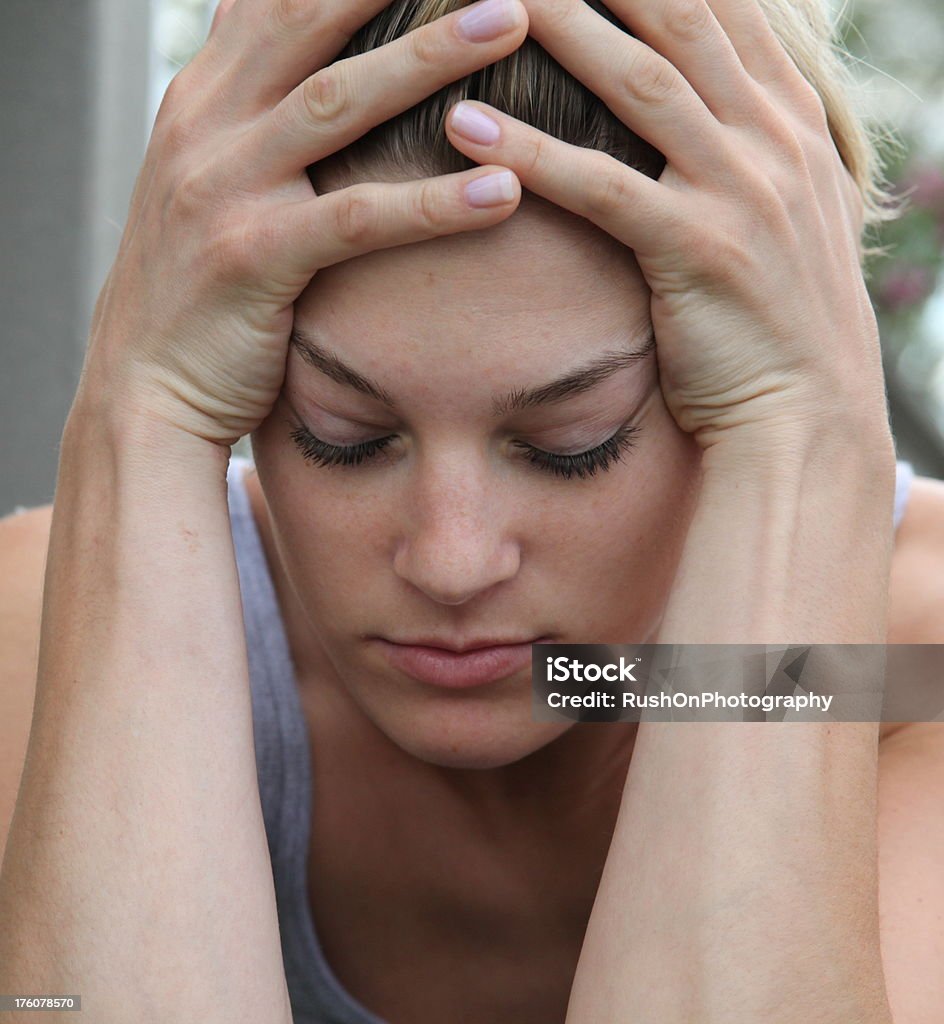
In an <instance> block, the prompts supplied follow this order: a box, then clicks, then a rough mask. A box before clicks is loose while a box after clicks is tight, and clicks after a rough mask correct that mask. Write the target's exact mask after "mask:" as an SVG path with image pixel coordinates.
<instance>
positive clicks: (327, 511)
mask: <svg viewBox="0 0 944 1024" xmlns="http://www.w3.org/2000/svg"><path fill="white" fill-rule="evenodd" d="M296 329H297V330H298V331H299V333H300V334H302V335H303V336H304V337H305V338H306V339H307V340H308V341H309V342H310V343H311V344H312V345H317V347H318V349H317V351H316V352H315V357H314V358H312V357H311V354H310V353H309V356H308V358H306V357H305V355H304V354H303V352H302V351H301V349H300V348H299V347H298V346H295V345H293V347H292V349H291V351H290V354H289V360H288V367H287V371H286V378H285V386H284V389H283V392H282V395H281V396H280V399H279V401H278V403H277V404H276V406H275V407H274V409H273V411H272V413H271V415H270V416H269V417H268V419H267V420H266V421H265V422H264V423H263V424H262V425H261V426H260V428H259V429H258V431H257V432H256V433H255V435H254V436H253V451H254V457H255V461H256V466H257V470H258V474H259V481H260V484H261V487H262V490H263V492H264V495H265V499H266V505H267V507H268V518H269V522H270V528H271V531H272V537H273V542H274V544H275V546H276V547H277V550H278V558H279V563H280V571H281V572H283V573H284V575H285V576H286V577H287V578H288V580H289V582H290V584H291V587H292V589H293V590H294V593H295V595H296V596H297V599H298V608H299V610H300V613H301V614H302V616H303V619H304V621H305V628H306V632H307V636H306V640H305V642H304V644H303V645H302V647H303V649H304V650H305V651H306V655H305V657H306V658H307V660H308V661H309V664H308V665H307V666H305V667H304V669H303V671H304V672H305V673H306V674H307V675H308V677H309V678H312V679H315V680H317V684H318V685H333V686H337V687H340V688H341V689H342V691H343V692H344V693H345V694H346V695H347V696H348V697H350V698H351V699H352V700H353V702H354V705H356V706H357V707H359V708H360V710H361V711H362V712H363V713H364V714H365V715H366V716H367V717H368V718H369V719H370V720H372V721H373V723H374V724H375V725H376V726H378V727H379V728H380V729H381V730H382V731H383V732H384V733H385V734H386V735H387V736H388V737H389V738H390V739H392V740H393V741H394V742H395V743H397V744H398V745H399V746H400V747H401V748H402V749H404V750H407V751H408V752H410V753H412V754H413V755H415V756H417V757H420V758H422V759H424V760H426V761H429V762H432V763H437V764H442V765H450V766H454V767H459V766H465V767H497V766H499V765H504V764H510V763H512V762H514V761H516V760H519V759H520V758H522V757H524V756H526V755H527V754H529V753H532V752H534V751H535V750H537V749H539V748H540V747H542V746H544V745H546V744H547V743H549V742H550V741H551V740H553V739H554V738H556V737H557V736H559V735H560V734H561V733H562V732H564V731H566V729H567V725H564V724H549V723H539V722H535V721H533V720H532V714H531V704H530V699H531V698H530V693H531V687H530V675H529V672H528V670H527V669H526V668H525V669H524V670H521V671H518V672H517V673H516V674H514V675H512V676H509V677H506V678H504V679H502V680H499V681H497V682H492V683H488V684H485V685H482V686H476V687H473V688H468V689H462V690H455V689H444V688H442V687H439V686H435V685H432V684H430V683H426V682H420V681H419V680H417V679H414V678H413V677H411V676H409V675H407V674H406V673H404V672H402V671H400V670H399V669H396V668H394V667H393V666H392V665H391V664H390V662H389V661H388V660H387V658H386V657H385V655H384V653H383V650H384V646H383V645H382V644H378V643H377V641H376V638H383V639H386V640H390V641H401V642H408V641H411V640H413V641H418V640H420V639H423V638H428V637H436V638H443V640H444V642H445V641H450V640H451V641H454V642H455V644H456V645H457V646H458V645H466V644H472V645H473V646H474V641H479V642H481V641H483V640H494V639H496V638H497V639H502V640H507V641H512V640H518V641H533V640H537V639H542V640H543V641H545V642H562V643H564V642H566V643H639V642H643V641H645V640H651V639H652V638H653V632H654V630H655V628H656V626H657V625H658V621H659V618H660V616H661V613H662V609H663V606H664V603H665V600H666V597H667V594H668V590H669V587H670V584H671V580H672V576H673V573H674V570H675V567H676V565H677V561H678V557H679V554H680V550H681V544H682V541H683V540H684V536H685V533H686V530H687V526H688V522H689V518H690V515H691V511H692V509H693V502H694V500H695V498H696V497H697V482H698V467H699V463H700V456H699V451H698V449H697V447H696V445H695V444H694V442H693V441H692V440H691V438H690V437H689V435H687V434H684V433H682V432H681V431H680V430H679V429H678V427H677V426H676V424H675V422H674V420H673V419H672V417H671V416H670V414H669V413H668V411H667V409H666V407H665V405H664V403H663V401H662V394H661V391H660V390H659V384H658V367H657V362H656V353H655V351H654V350H653V349H652V348H651V347H650V350H649V351H648V353H647V354H646V355H644V356H642V357H641V358H638V359H635V360H633V359H627V358H626V356H627V354H628V353H634V352H637V351H639V350H640V349H644V348H646V347H647V340H648V335H649V332H650V323H649V294H648V290H647V288H646V286H645V282H644V280H643V278H642V276H641V274H640V272H639V270H638V268H637V265H636V262H635V260H634V259H633V257H632V254H631V253H630V252H629V250H627V249H626V248H625V247H623V246H621V245H620V244H619V243H617V242H616V241H615V240H613V239H612V238H610V237H609V236H607V235H605V234H604V233H602V232H600V231H599V230H597V229H596V228H594V227H593V226H592V225H590V224H589V223H588V222H586V221H583V220H581V219H580V218H577V217H575V216H573V215H571V214H569V213H567V212H566V211H563V210H560V209H559V208H557V207H555V206H553V205H551V204H549V203H545V202H544V201H543V200H538V199H535V198H534V197H526V199H525V200H524V202H523V205H522V206H521V207H520V208H519V210H518V211H517V212H516V213H515V214H514V215H512V217H511V218H510V219H509V220H508V221H506V222H504V223H503V224H501V225H499V226H497V227H493V228H489V229H486V230H484V231H480V232H475V233H463V234H459V235H453V236H450V237H448V238H442V239H436V240H433V241H428V242H421V243H418V244H415V245H409V246H401V247H397V248H394V249H388V250H384V251H380V252H375V253H371V254H369V255H367V256H364V257H360V258H358V259H355V260H350V261H348V262H346V263H343V264H339V265H337V266H334V267H330V268H327V269H325V270H322V271H320V272H319V273H318V275H317V276H316V277H315V278H314V280H313V281H312V283H311V285H310V286H309V288H308V289H307V290H306V291H305V292H304V294H303V295H302V296H301V298H300V299H299V301H298V303H297V306H296ZM325 359H327V360H329V361H330V362H324V360H325ZM340 364H343V366H344V367H346V368H347V369H348V370H349V371H350V373H349V374H346V373H345V372H342V371H340V369H339V367H340ZM332 367H333V368H334V369H333V370H332ZM587 368H593V372H592V373H591V374H590V375H589V376H586V377H584V378H582V379H581V381H580V383H579V384H576V382H575V380H574V376H573V375H574V374H575V373H578V372H580V371H584V370H586V369H587ZM325 370H328V372H325ZM354 375H356V376H354ZM358 379H359V380H360V381H361V382H362V384H364V387H362V388H361V389H358V388H357V387H355V386H352V384H351V380H358ZM366 382H369V384H370V386H369V387H368V386H367V384H366ZM568 382H569V385H570V386H568ZM366 391H370V392H372V393H365V392H366ZM297 428H303V429H306V430H307V431H308V432H309V433H310V434H311V435H314V437H315V438H316V439H318V441H320V442H323V443H324V444H325V445H328V446H334V448H347V447H349V446H355V445H364V446H366V447H364V448H363V449H361V454H360V457H359V461H357V460H354V464H340V465H322V464H318V461H309V460H307V459H306V458H305V456H304V454H303V452H302V451H301V450H300V448H299V446H298V444H299V442H300V443H301V444H305V443H306V440H305V438H304V437H303V436H301V435H296V438H293V437H292V436H291V435H292V433H293V432H296V431H297ZM386 438H389V439H390V440H389V441H387V442H384V443H383V444H382V445H381V446H374V445H372V444H371V442H374V441H378V440H380V439H386ZM611 439H613V440H611ZM308 443H309V446H310V447H311V448H312V450H313V451H314V452H315V453H316V458H317V459H320V460H324V459H331V458H333V457H336V456H338V455H340V456H342V457H343V458H345V459H347V460H349V461H350V460H351V453H350V452H348V453H346V454H345V453H343V452H342V453H338V452H336V451H332V449H331V448H330V447H329V448H327V449H326V448H325V447H323V445H319V444H318V443H317V442H310V441H309V442H308ZM601 445H604V448H602V449H600V450H599V451H598V453H597V455H596V456H593V455H585V456H583V457H582V458H580V459H578V460H576V461H574V462H572V463H571V462H568V461H567V456H570V455H575V454H577V455H579V454H580V453H585V452H587V451H588V450H590V449H598V448H599V446H601ZM542 453H552V454H551V455H545V454H542Z"/></svg>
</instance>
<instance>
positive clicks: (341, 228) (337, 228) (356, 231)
mask: <svg viewBox="0 0 944 1024" xmlns="http://www.w3.org/2000/svg"><path fill="white" fill-rule="evenodd" d="M333 217H334V224H333V229H334V233H335V235H336V236H337V237H338V238H339V239H340V240H341V241H342V242H344V243H346V244H348V245H353V246H357V245H361V244H365V243H369V242H370V241H371V239H372V238H373V237H374V235H375V234H376V232H377V206H376V203H374V202H373V201H372V200H371V198H370V196H369V195H368V194H367V193H366V192H365V191H364V190H363V189H362V188H360V187H358V186H351V187H350V188H349V189H347V190H345V194H344V195H341V196H339V197H338V199H337V201H336V203H335V204H334V211H333Z"/></svg>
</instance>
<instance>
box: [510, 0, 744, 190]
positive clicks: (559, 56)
mask: <svg viewBox="0 0 944 1024" xmlns="http://www.w3.org/2000/svg"><path fill="white" fill-rule="evenodd" d="M528 17H529V20H530V28H529V31H530V34H531V35H533V36H534V37H535V38H536V39H537V41H538V42H539V43H540V44H541V46H542V47H544V49H546V50H547V51H548V52H549V53H550V54H551V56H552V57H554V59H555V60H556V61H557V62H558V63H559V64H560V65H562V66H563V67H564V68H566V69H567V70H568V71H569V72H570V73H571V74H572V75H573V76H574V77H575V78H577V79H578V80H579V81H581V82H582V83H583V84H584V85H585V86H586V87H587V88H588V89H590V90H591V91H592V92H593V93H595V94H596V95H597V96H599V97H600V99H602V100H603V101H604V102H605V103H606V105H607V106H608V107H609V108H610V110H611V111H613V113H614V114H615V115H616V116H617V117H618V118H619V119H620V120H621V121H622V122H623V123H624V124H625V125H627V127H629V128H630V129H631V130H632V131H634V132H635V133H636V134H637V135H639V136H641V137H642V138H644V139H645V140H646V141H647V142H649V143H650V144H651V145H653V146H654V147H655V148H656V149H657V150H659V152H661V153H662V155H663V156H664V157H666V159H667V160H668V161H669V163H671V164H672V165H673V166H674V167H675V169H676V170H677V171H679V172H680V173H681V174H682V175H683V176H684V177H686V178H695V177H697V176H699V172H702V171H703V170H704V168H705V166H706V165H713V166H714V167H716V168H718V169H720V168H722V167H724V166H727V163H728V160H727V158H726V155H725V140H724V138H723V136H722V126H721V124H720V123H719V122H718V120H717V119H716V118H715V117H714V116H713V115H712V113H711V111H710V110H709V109H708V107H707V106H706V105H705V103H704V101H703V100H702V99H701V97H700V96H699V95H698V94H697V93H696V92H695V90H694V89H693V88H692V86H691V85H690V84H689V83H688V82H687V81H686V80H685V78H684V77H683V76H682V74H681V73H680V72H679V71H678V70H677V69H676V68H674V67H673V66H672V65H671V64H670V63H669V61H667V60H666V59H665V58H664V57H662V56H660V55H659V54H658V53H656V52H655V51H654V50H653V49H651V48H650V47H649V46H647V45H646V44H645V43H643V42H641V41H640V40H638V39H634V38H633V37H632V36H631V35H629V33H627V32H625V31H623V30H622V29H621V28H619V27H618V26H616V25H614V24H612V23H611V22H609V21H607V19H606V18H604V17H603V16H602V15H600V14H598V13H597V12H596V11H594V10H592V9H591V8H590V7H588V6H587V5H586V4H585V3H584V2H583V0H530V2H529V4H528ZM701 176H702V177H703V176H704V175H703V174H702V175H701Z"/></svg>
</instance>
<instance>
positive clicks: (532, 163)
mask: <svg viewBox="0 0 944 1024" xmlns="http://www.w3.org/2000/svg"><path fill="white" fill-rule="evenodd" d="M549 145H550V139H549V137H548V136H547V135H544V134H537V135H536V136H535V137H534V140H533V142H532V143H531V145H530V146H529V147H528V152H527V156H526V157H525V159H524V161H523V166H522V172H523V174H524V175H525V176H526V177H528V178H536V177H539V176H540V174H541V171H542V169H543V168H544V167H546V166H547V161H548V152H547V149H548V146H549Z"/></svg>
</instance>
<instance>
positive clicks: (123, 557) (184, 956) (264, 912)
mask: <svg viewBox="0 0 944 1024" xmlns="http://www.w3.org/2000/svg"><path fill="white" fill-rule="evenodd" d="M226 460H227V453H226V451H225V449H222V448H217V447H215V446H212V445H208V444H207V443H206V442H198V441H197V440H196V439H192V438H191V439H185V438H184V437H183V436H182V435H181V436H177V435H172V434H171V433H170V432H169V433H168V434H167V435H161V436H159V435H158V433H155V430H154V429H153V426H152V425H150V426H149V425H148V424H145V423H144V422H143V421H141V420H137V419H132V418H130V417H123V418H122V419H121V420H120V421H118V420H117V418H112V419H109V420H108V421H107V422H106V418H105V417H104V415H100V414H92V413H90V412H89V411H87V410H86V409H84V408H83V407H81V406H80V405H78V404H77V406H76V407H75V408H74V409H73V412H72V414H71V415H70V420H69V423H68V424H67V427H66V430H65V433H64V436H63V442H62V448H61V455H60V465H59V477H58V483H57V489H56V500H55V507H54V513H53V519H52V528H51V535H50V543H49V553H48V561H47V569H46V582H45V594H44V605H43V621H42V631H41V642H40V657H39V674H38V679H37V690H36V700H35V709H34V715H33V724H32V731H31V734H30V741H29V747H28V752H27V757H26V762H25V766H24V771H23V780H22V783H21V788H20V792H19V797H18V801H17V807H16V812H15V816H14V819H13V823H12V827H11V831H10V835H9V840H8V845H7V851H6V856H5V859H4V863H3V872H2V875H0V919H2V920H3V928H2V929H0V991H2V992H7V993H11V992H22V993H30V992H31V993H40V992H47V993H56V992H58V993H62V992H69V993H76V994H80V995H81V996H82V998H83V1009H88V1010H89V1011H91V1012H92V1015H93V1017H94V1018H95V1020H96V1021H101V1022H111V1021H115V1022H118V1021H122V1022H123V1021H127V1020H135V1021H141V1022H147V1021H161V1022H166V1021H174V1020H181V1021H182V1020H188V1021H190V1020H201V1021H216V1020H219V1021H224V1020H225V1021H226V1022H227V1024H229V1022H232V1021H235V1020H246V1021H258V1020H269V1021H289V1020H290V1013H289V1011H288V1008H287V993H286V989H285V979H284V972H283V968H282V960H281V951H280V945H279V931H278V922H277V917H276V909H275V900H274V894H273V884H272V874H271V866H270V862H269V857H268V850H267V845H266V838H265V832H264V826H263V821H262V814H261V809H260V806H259V794H258V786H257V781H256V770H255V759H254V751H253V734H252V715H251V702H250V692H249V684H248V668H247V658H246V650H245V639H244V633H243V628H242V613H241V604H240V596H239V587H238V577H237V573H236V566H235V558H234V552H233V546H232V537H231V533H230V526H229V518H228V511H227V503H226V485H225V468H226ZM14 1019H18V1018H14ZM24 1019H25V1015H24ZM29 1019H30V1021H35V1020H36V1019H37V1018H36V1015H35V1013H31V1014H30V1015H29Z"/></svg>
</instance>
